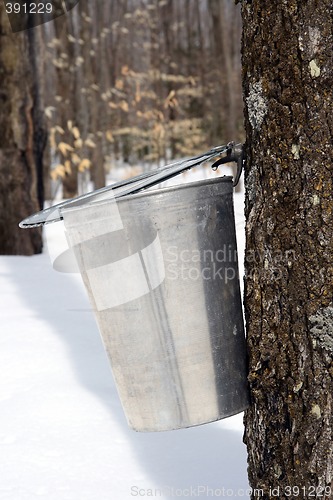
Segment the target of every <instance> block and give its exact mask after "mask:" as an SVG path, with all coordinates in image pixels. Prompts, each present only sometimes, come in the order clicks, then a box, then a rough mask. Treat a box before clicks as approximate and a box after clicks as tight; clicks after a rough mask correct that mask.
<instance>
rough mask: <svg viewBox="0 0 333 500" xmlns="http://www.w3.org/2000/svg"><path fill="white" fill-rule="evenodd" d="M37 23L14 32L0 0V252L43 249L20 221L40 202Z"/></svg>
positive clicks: (40, 108)
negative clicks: (34, 27)
mask: <svg viewBox="0 0 333 500" xmlns="http://www.w3.org/2000/svg"><path fill="white" fill-rule="evenodd" d="M39 34H40V31H39V28H37V29H36V30H30V31H25V32H22V33H18V34H12V32H11V28H10V25H9V21H8V18H7V15H6V12H5V7H4V4H3V3H1V4H0V92H1V106H0V128H1V129H0V254H7V255H17V254H22V255H32V254H34V253H39V252H41V249H42V238H41V232H40V231H39V230H38V229H33V230H31V231H22V230H21V229H19V227H18V223H19V222H20V220H22V219H23V218H24V217H27V216H28V215H30V214H31V213H32V212H35V211H37V210H39V209H40V208H41V207H42V205H43V151H44V147H45V143H46V134H45V130H44V126H43V116H44V114H43V113H44V110H43V105H42V94H41V89H42V81H41V74H40V71H39V66H40V60H39V57H40V54H39V43H40V40H39Z"/></svg>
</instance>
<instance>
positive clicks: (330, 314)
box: [309, 306, 333, 353]
mask: <svg viewBox="0 0 333 500" xmlns="http://www.w3.org/2000/svg"><path fill="white" fill-rule="evenodd" d="M309 321H310V324H311V327H310V332H311V333H312V335H313V336H314V337H315V339H316V343H317V344H318V345H319V346H320V347H322V348H323V349H325V350H326V351H329V352H331V353H333V306H328V307H325V308H323V309H319V310H318V311H317V312H316V314H314V315H312V316H310V317H309Z"/></svg>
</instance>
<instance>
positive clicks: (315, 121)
mask: <svg viewBox="0 0 333 500" xmlns="http://www.w3.org/2000/svg"><path fill="white" fill-rule="evenodd" d="M242 17H243V48H242V63H243V87H244V103H245V124H246V134H247V154H248V161H247V167H246V218H247V228H246V236H247V250H246V280H245V281H246V286H245V308H246V321H247V335H248V348H249V368H250V370H249V381H250V387H251V394H252V405H251V407H250V409H249V410H248V411H247V413H246V417H245V422H246V431H245V442H246V444H247V448H248V463H249V478H250V483H251V486H252V487H253V488H260V489H262V490H263V496H261V498H264V499H268V498H274V497H278V498H281V499H284V498H311V497H316V498H319V497H321V498H325V499H329V498H333V495H332V490H333V484H332V477H333V460H332V458H333V435H332V434H333V413H332V397H333V363H332V356H333V252H332V249H333V216H332V210H333V203H332V178H333V155H332V144H333V92H332V88H333V51H332V48H333V4H332V0H321V1H317V0H288V2H286V1H284V0H277V1H276V2H267V1H265V0H253V1H251V2H246V1H244V2H243V4H242ZM290 487H291V490H290ZM293 487H294V490H293V489H292V488H293ZM273 488H278V489H275V490H273ZM325 488H326V491H325ZM330 488H332V490H331V491H330ZM253 498H258V495H257V496H256V495H255V494H253Z"/></svg>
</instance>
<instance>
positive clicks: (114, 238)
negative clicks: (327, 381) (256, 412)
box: [23, 177, 249, 431]
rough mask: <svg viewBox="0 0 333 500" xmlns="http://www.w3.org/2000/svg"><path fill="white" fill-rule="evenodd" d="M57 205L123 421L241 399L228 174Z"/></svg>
mask: <svg viewBox="0 0 333 500" xmlns="http://www.w3.org/2000/svg"><path fill="white" fill-rule="evenodd" d="M33 217H35V219H34V220H35V221H36V220H37V219H38V215H36V216H33ZM61 217H62V218H63V219H64V223H65V227H66V233H67V238H68V241H69V244H70V246H71V247H72V249H73V250H74V252H75V255H76V259H77V262H78V265H79V268H80V272H81V274H82V277H83V281H84V283H85V286H86V288H87V291H88V294H89V297H90V300H91V303H92V305H93V307H94V311H95V314H96V318H97V322H98V325H99V329H100V332H101V336H102V339H103V342H104V345H105V348H106V351H107V353H108V356H109V358H110V362H111V367H112V371H113V374H114V378H115V381H116V385H117V388H118V392H119V396H120V399H121V402H122V406H123V408H124V411H125V414H126V417H127V420H128V423H129V425H130V427H132V428H133V429H134V430H137V431H162V430H171V429H180V428H185V427H190V426H195V425H200V424H204V423H208V422H212V421H216V420H219V419H222V418H224V417H228V416H230V415H234V414H236V413H238V412H241V411H242V410H244V409H245V408H246V407H247V406H248V404H249V393H248V386H247V357H246V346H245V336H244V327H243V314H242V304H241V296H240V288H239V276H238V262H237V245H236V234H235V222H234V210H233V182H232V178H231V177H222V178H217V179H214V180H205V181H200V182H194V183H190V184H187V185H180V186H177V187H171V188H165V189H156V190H153V191H142V192H140V193H137V194H128V195H125V196H123V197H120V198H117V199H116V198H115V197H113V198H111V199H110V197H108V199H106V200H102V201H98V198H97V201H94V200H93V201H89V202H88V203H83V204H82V203H72V204H65V205H63V206H61ZM23 222H24V221H23ZM29 222H30V223H31V220H28V223H29ZM28 223H27V225H28ZM23 225H24V224H23Z"/></svg>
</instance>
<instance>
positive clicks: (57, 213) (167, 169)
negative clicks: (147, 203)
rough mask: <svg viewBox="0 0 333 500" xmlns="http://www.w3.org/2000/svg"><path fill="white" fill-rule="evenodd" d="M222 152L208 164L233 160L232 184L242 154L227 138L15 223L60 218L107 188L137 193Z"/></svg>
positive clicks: (22, 224) (117, 193)
mask: <svg viewBox="0 0 333 500" xmlns="http://www.w3.org/2000/svg"><path fill="white" fill-rule="evenodd" d="M224 153H226V156H224V157H223V158H220V159H219V160H217V161H216V162H215V163H214V164H213V165H212V168H213V170H217V168H218V167H219V166H220V165H222V164H224V163H230V162H236V163H237V174H236V177H235V179H234V183H233V185H234V187H235V186H237V184H238V182H239V178H240V176H241V173H242V169H243V164H244V160H245V155H244V149H243V145H242V144H235V143H234V142H229V143H228V144H227V145H224V146H217V147H215V148H212V149H210V150H209V151H208V152H206V153H203V154H201V155H198V156H195V157H193V158H190V159H188V160H180V161H176V162H174V163H171V164H169V165H165V166H164V167H160V168H158V169H155V170H153V171H150V172H144V173H142V174H139V175H137V176H135V177H131V178H129V179H126V180H122V181H119V182H116V183H115V184H112V185H110V186H106V187H104V188H101V189H97V190H95V191H92V192H91V193H87V194H84V195H81V196H78V197H76V198H73V199H71V200H67V201H64V202H61V203H58V204H57V205H53V206H52V207H50V208H46V209H45V210H41V211H40V212H37V213H35V214H33V215H31V216H30V217H27V218H26V219H24V220H22V221H21V222H20V224H19V226H20V227H21V228H31V227H37V226H42V225H44V224H49V223H52V222H57V221H60V220H62V219H63V217H62V214H61V209H62V208H68V207H75V206H80V205H83V204H85V203H87V202H90V203H93V202H95V201H100V199H101V196H103V195H104V194H105V193H108V192H109V191H112V192H113V193H114V198H116V199H117V198H121V197H122V196H126V195H129V194H134V193H137V192H139V191H142V190H143V189H147V188H149V187H152V186H155V185H156V184H159V183H161V182H164V181H166V180H168V179H171V178H172V177H174V176H176V175H178V174H180V173H182V172H184V171H185V170H189V169H191V168H193V167H195V166H198V165H200V164H202V163H204V162H206V161H209V160H213V159H214V158H216V157H217V156H221V155H222V154H224Z"/></svg>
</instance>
